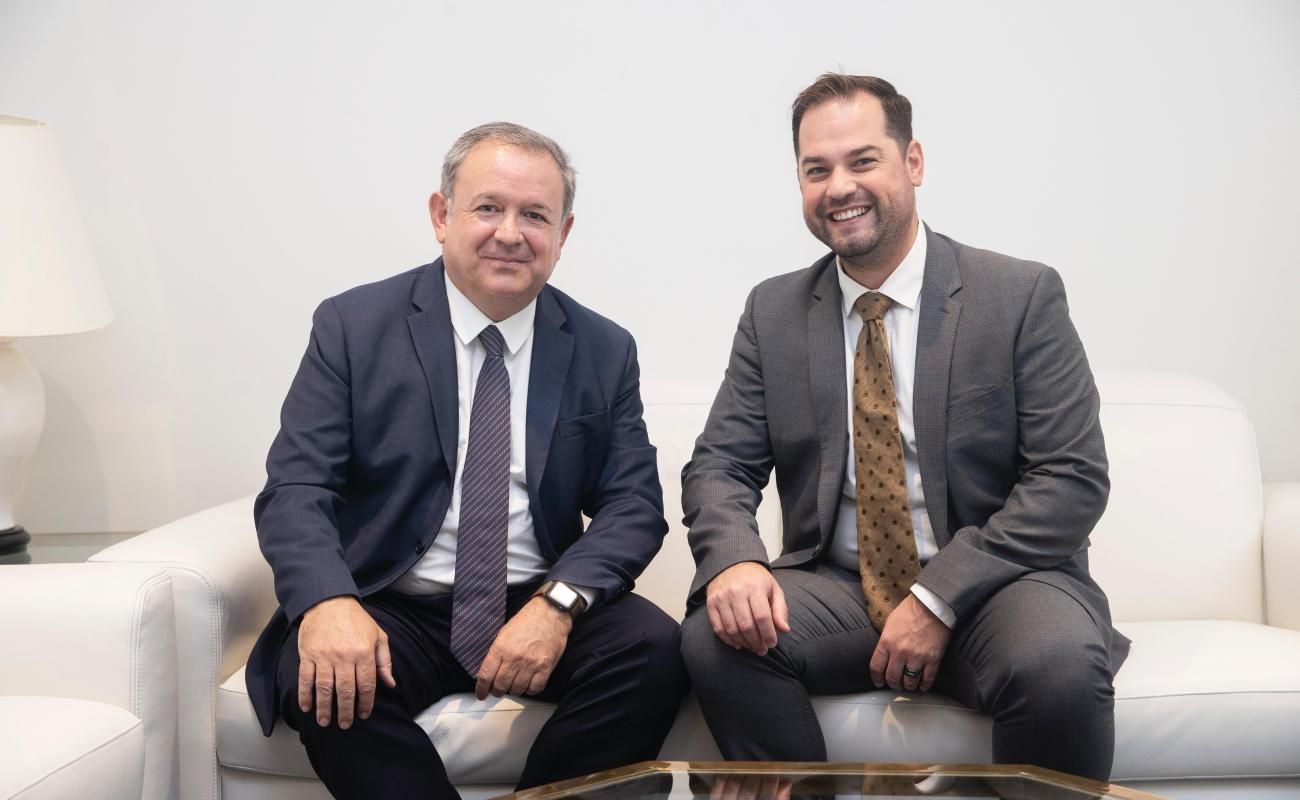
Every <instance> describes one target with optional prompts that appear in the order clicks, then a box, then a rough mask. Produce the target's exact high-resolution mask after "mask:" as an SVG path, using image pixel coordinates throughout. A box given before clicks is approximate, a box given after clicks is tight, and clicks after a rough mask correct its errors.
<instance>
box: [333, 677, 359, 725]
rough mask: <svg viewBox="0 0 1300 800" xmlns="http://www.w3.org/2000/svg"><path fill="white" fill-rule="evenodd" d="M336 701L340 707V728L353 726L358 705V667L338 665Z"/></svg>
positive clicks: (335, 685) (335, 690)
mask: <svg viewBox="0 0 1300 800" xmlns="http://www.w3.org/2000/svg"><path fill="white" fill-rule="evenodd" d="M334 702H335V705H336V706H337V707H338V720H339V730H343V731H345V730H347V729H348V728H350V727H352V715H353V714H354V713H356V706H357V673H356V668H350V669H349V668H347V667H342V666H340V667H336V668H335V670H334Z"/></svg>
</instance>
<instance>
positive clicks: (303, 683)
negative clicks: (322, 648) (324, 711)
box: [298, 654, 316, 714]
mask: <svg viewBox="0 0 1300 800" xmlns="http://www.w3.org/2000/svg"><path fill="white" fill-rule="evenodd" d="M315 691H316V665H315V664H314V663H312V662H311V661H309V660H307V659H305V658H303V657H302V655H301V654H299V656H298V709H299V710H300V711H302V713H304V714H306V713H307V712H309V711H311V696H312V693H313V692H315Z"/></svg>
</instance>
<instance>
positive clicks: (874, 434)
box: [853, 292, 921, 631]
mask: <svg viewBox="0 0 1300 800" xmlns="http://www.w3.org/2000/svg"><path fill="white" fill-rule="evenodd" d="M892 303H893V301H891V300H890V299H889V298H888V297H886V296H885V295H883V294H880V293H879V292H868V293H866V294H864V295H862V296H861V297H859V298H858V300H857V302H856V303H854V304H853V310H854V311H856V312H857V313H858V314H860V315H861V316H862V322H863V324H862V332H861V333H860V334H858V346H857V350H856V351H855V353H854V357H853V457H854V472H855V474H856V476H857V500H858V516H857V520H858V567H859V569H860V570H861V573H862V593H863V594H864V595H866V598H867V614H868V616H869V617H870V618H871V624H872V625H873V626H874V627H875V629H876V630H877V631H879V630H881V629H882V628H884V626H885V619H886V618H887V617H888V616H889V614H890V612H891V611H893V610H894V608H895V607H896V606H897V605H898V604H899V603H900V602H902V600H903V598H904V597H906V596H907V593H908V591H910V590H911V588H912V584H913V583H915V582H916V576H917V574H919V573H920V571H921V566H920V563H919V562H918V561H917V557H916V537H915V535H914V534H913V532H912V509H911V506H910V505H909V504H908V502H907V481H906V478H905V477H904V472H903V439H902V436H901V435H900V434H899V432H898V410H897V403H898V401H897V399H896V397H895V395H894V372H893V370H892V369H891V368H890V364H889V339H888V337H887V336H886V334H885V323H884V317H885V312H886V311H888V310H889V307H890V305H892Z"/></svg>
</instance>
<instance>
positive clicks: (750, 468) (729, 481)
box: [682, 290, 773, 598]
mask: <svg viewBox="0 0 1300 800" xmlns="http://www.w3.org/2000/svg"><path fill="white" fill-rule="evenodd" d="M756 292H757V290H755V291H752V292H750V295H749V298H748V299H747V300H746V302H745V311H744V313H743V314H742V315H741V317H740V324H739V325H738V326H737V329H736V336H735V339H734V341H733V343H732V347H731V358H730V361H729V362H728V364H727V371H726V374H725V375H724V376H723V379H722V386H721V387H719V389H718V395H717V397H716V398H715V399H714V401H713V408H712V409H711V410H710V411H709V419H708V422H707V423H706V424H705V427H704V432H703V433H701V434H700V437H699V439H697V440H696V442H695V452H694V454H693V455H692V456H691V460H690V462H688V463H687V464H686V466H685V468H683V469H682V510H683V512H684V513H685V519H684V520H683V521H684V523H685V524H686V527H687V529H688V530H689V533H688V534H687V539H688V540H689V542H690V545H691V552H692V553H693V554H694V556H695V564H696V573H695V580H694V582H693V583H692V584H691V597H692V598H696V597H697V595H699V593H700V592H701V591H702V590H703V589H704V587H706V586H708V584H709V581H711V580H713V578H714V577H716V576H717V575H718V573H720V572H722V571H723V570H725V569H727V568H728V567H730V566H732V565H734V564H739V563H740V562H742V561H755V562H758V563H760V564H767V563H768V559H767V548H766V547H765V546H764V545H763V540H762V539H761V538H760V536H759V531H758V521H757V519H756V518H755V514H756V513H757V511H758V506H759V503H760V502H761V501H762V492H763V487H765V486H766V485H767V481H768V479H769V478H770V477H771V474H772V463H773V458H772V445H771V440H770V437H769V435H768V427H767V411H766V401H765V395H764V390H763V372H762V366H761V361H760V358H759V349H758V337H757V335H756V333H755V330H754V303H755V296H756Z"/></svg>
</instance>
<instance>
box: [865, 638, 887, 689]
mask: <svg viewBox="0 0 1300 800" xmlns="http://www.w3.org/2000/svg"><path fill="white" fill-rule="evenodd" d="M887 666H889V651H888V650H886V649H885V648H884V647H882V646H881V645H879V644H878V645H876V649H875V650H874V651H873V652H872V653H871V664H870V665H869V669H870V670H871V682H872V683H874V684H875V685H876V688H877V689H883V688H884V687H885V667H887Z"/></svg>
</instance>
